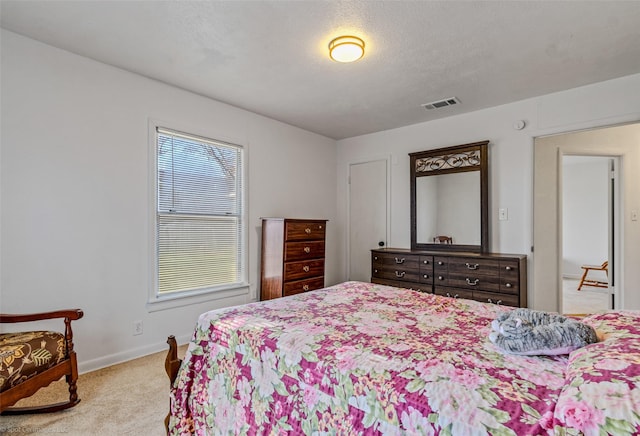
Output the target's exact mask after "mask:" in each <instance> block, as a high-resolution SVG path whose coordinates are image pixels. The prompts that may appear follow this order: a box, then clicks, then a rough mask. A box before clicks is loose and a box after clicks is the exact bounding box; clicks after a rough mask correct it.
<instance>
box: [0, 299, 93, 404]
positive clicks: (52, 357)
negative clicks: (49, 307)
mask: <svg viewBox="0 0 640 436" xmlns="http://www.w3.org/2000/svg"><path fill="white" fill-rule="evenodd" d="M83 315H84V313H83V312H82V310H80V309H70V310H58V311H53V312H45V313H33V314H24V315H22V314H6V313H2V314H0V323H2V324H8V323H23V322H33V321H43V320H51V319H57V318H63V319H64V326H65V328H64V333H59V332H54V331H44V330H29V331H21V332H12V333H2V334H0V413H2V414H3V415H17V414H24V413H45V412H57V411H59V410H64V409H68V408H69V407H73V406H75V405H76V404H78V403H79V402H80V399H79V398H78V394H77V386H76V381H77V380H78V363H77V358H76V352H75V351H74V350H73V331H72V330H71V321H75V320H78V319H80V318H82V316H83ZM63 376H64V377H66V382H67V384H68V385H69V400H68V401H64V402H61V403H56V404H46V405H42V406H32V407H11V406H13V405H14V404H15V403H17V402H18V401H19V400H21V399H23V398H27V397H30V396H31V395H33V394H34V393H36V392H37V391H38V390H39V389H40V388H43V387H45V386H48V385H49V384H51V383H52V382H54V381H56V380H59V379H60V378H62V377H63Z"/></svg>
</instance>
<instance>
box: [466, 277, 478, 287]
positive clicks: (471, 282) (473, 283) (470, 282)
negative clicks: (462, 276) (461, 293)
mask: <svg viewBox="0 0 640 436" xmlns="http://www.w3.org/2000/svg"><path fill="white" fill-rule="evenodd" d="M478 283H480V279H475V280H474V281H471V279H470V278H469V277H467V285H469V286H478Z"/></svg>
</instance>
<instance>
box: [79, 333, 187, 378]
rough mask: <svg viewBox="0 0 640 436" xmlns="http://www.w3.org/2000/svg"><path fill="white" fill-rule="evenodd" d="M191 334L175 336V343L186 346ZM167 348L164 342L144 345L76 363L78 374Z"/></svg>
mask: <svg viewBox="0 0 640 436" xmlns="http://www.w3.org/2000/svg"><path fill="white" fill-rule="evenodd" d="M191 336H192V334H190V333H189V334H185V335H182V336H177V337H176V341H177V342H178V344H179V345H182V344H186V343H187V342H189V341H190V340H191ZM168 349H169V346H168V345H167V343H166V341H164V342H159V343H157V344H152V345H146V346H144V347H139V348H133V349H130V350H126V351H122V352H120V353H115V354H110V355H107V356H102V357H99V358H97V359H93V360H87V361H84V362H78V373H80V374H84V373H87V372H91V371H96V370H98V369H102V368H106V367H107V366H112V365H117V364H118V363H124V362H128V361H129V360H133V359H137V358H139V357H144V356H148V355H149V354H154V353H158V352H160V351H167V350H168Z"/></svg>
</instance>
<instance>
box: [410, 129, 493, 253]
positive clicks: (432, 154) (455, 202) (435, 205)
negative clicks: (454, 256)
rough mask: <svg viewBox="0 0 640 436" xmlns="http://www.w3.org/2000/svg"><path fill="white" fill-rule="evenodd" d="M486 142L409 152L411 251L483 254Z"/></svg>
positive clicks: (486, 232)
mask: <svg viewBox="0 0 640 436" xmlns="http://www.w3.org/2000/svg"><path fill="white" fill-rule="evenodd" d="M488 143H489V141H483V142H475V143H472V144H464V145H459V146H456V147H447V148H439V149H435V150H427V151H421V152H416V153H410V154H409V156H410V161H411V248H412V249H413V250H448V251H471V252H486V251H488V207H487V205H488V198H487V196H488V168H487V167H488V165H487V162H488V159H487V145H488Z"/></svg>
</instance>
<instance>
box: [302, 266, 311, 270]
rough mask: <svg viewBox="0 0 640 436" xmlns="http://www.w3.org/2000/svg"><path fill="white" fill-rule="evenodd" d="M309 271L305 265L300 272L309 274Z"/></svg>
mask: <svg viewBox="0 0 640 436" xmlns="http://www.w3.org/2000/svg"><path fill="white" fill-rule="evenodd" d="M309 269H310V268H309V265H305V266H303V267H302V271H304V272H309Z"/></svg>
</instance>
